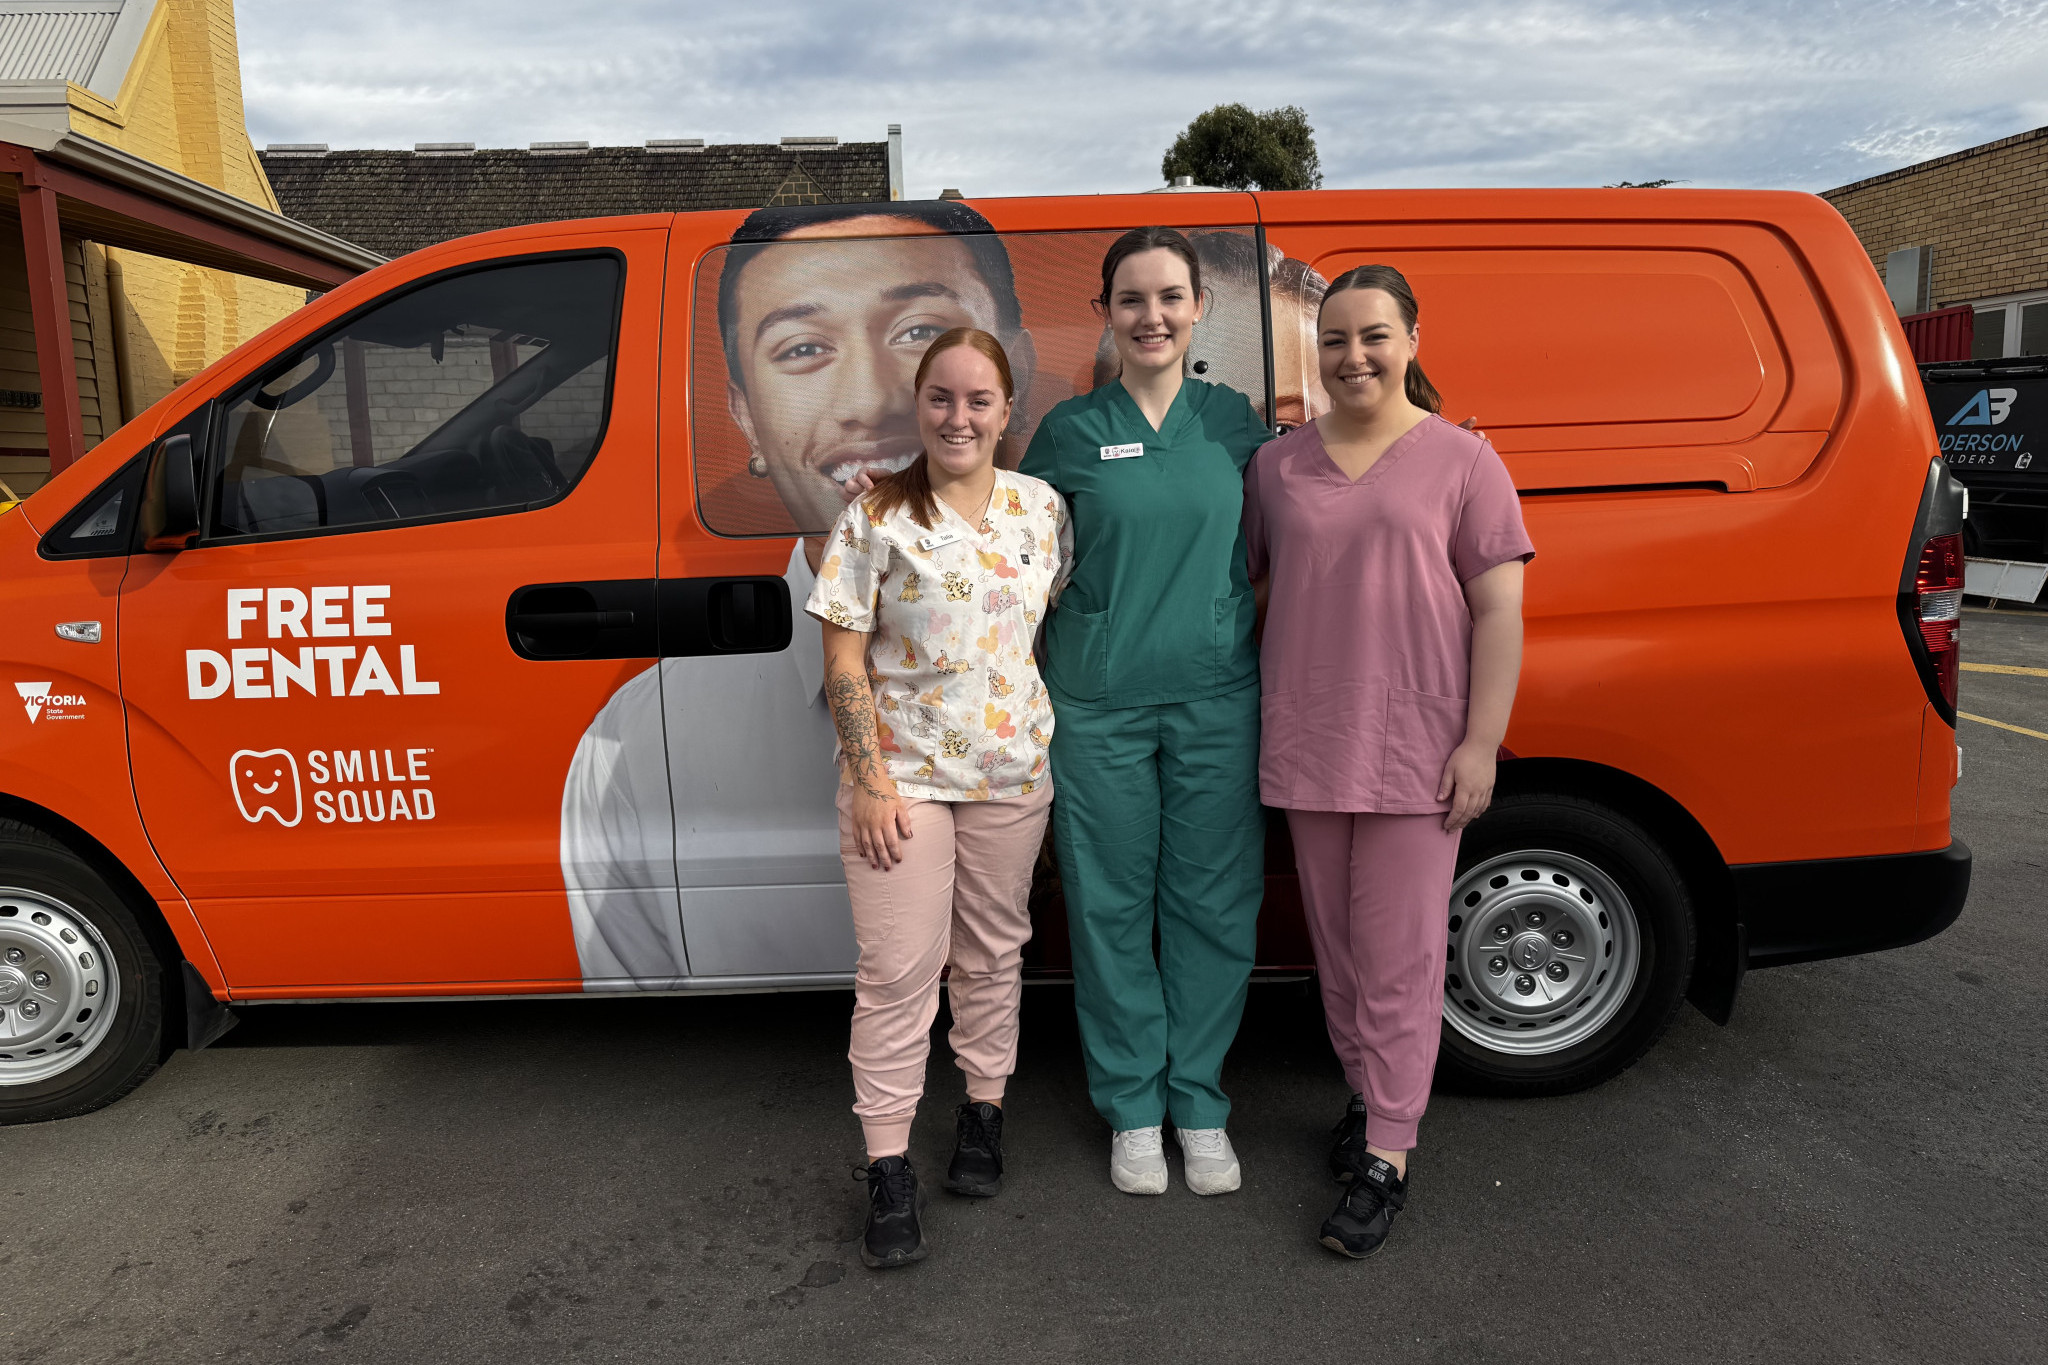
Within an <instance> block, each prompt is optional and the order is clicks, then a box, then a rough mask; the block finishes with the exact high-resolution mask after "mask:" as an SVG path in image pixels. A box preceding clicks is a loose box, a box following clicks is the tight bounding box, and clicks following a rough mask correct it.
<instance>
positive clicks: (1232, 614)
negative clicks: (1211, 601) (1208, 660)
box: [1209, 592, 1259, 687]
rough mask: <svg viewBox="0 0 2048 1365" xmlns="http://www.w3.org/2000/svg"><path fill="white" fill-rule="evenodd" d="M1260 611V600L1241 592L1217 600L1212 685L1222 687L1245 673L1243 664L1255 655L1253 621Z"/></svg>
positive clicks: (1210, 681) (1210, 682)
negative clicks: (1242, 662) (1246, 659)
mask: <svg viewBox="0 0 2048 1365" xmlns="http://www.w3.org/2000/svg"><path fill="white" fill-rule="evenodd" d="M1258 611H1259V606H1258V599H1257V598H1256V597H1254V596H1253V595H1252V594H1251V593H1248V592H1241V593H1238V594H1236V595H1234V596H1231V597H1219V598H1217V599H1216V656H1215V662H1214V663H1213V664H1212V665H1211V667H1212V668H1214V670H1215V671H1214V672H1213V673H1212V674H1211V675H1210V680H1209V686H1211V687H1220V686H1222V685H1223V684H1224V683H1225V682H1226V681H1228V680H1229V679H1230V678H1232V677H1234V676H1236V675H1237V674H1239V673H1240V672H1242V671H1243V670H1242V667H1241V661H1242V660H1244V659H1245V658H1247V657H1249V656H1250V655H1251V652H1252V622H1253V620H1254V618H1256V617H1257V615H1258Z"/></svg>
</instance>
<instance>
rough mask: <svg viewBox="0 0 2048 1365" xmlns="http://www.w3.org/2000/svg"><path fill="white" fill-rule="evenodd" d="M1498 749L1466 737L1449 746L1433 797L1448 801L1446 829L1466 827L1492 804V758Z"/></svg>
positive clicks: (1445, 818) (1493, 764) (1493, 760)
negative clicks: (1442, 773)
mask: <svg viewBox="0 0 2048 1365" xmlns="http://www.w3.org/2000/svg"><path fill="white" fill-rule="evenodd" d="M1499 751H1500V746H1498V745H1481V744H1473V743H1470V742H1469V741H1468V742H1467V743H1464V744H1460V745H1459V746H1458V747H1457V748H1455V749H1453V750H1451V757H1450V761H1449V762H1447V763H1445V764H1444V775H1443V776H1442V777H1441V778H1439V779H1438V780H1437V784H1436V799H1437V800H1439V801H1449V802H1450V803H1451V809H1450V813H1449V814H1448V815H1446V816H1444V829H1445V831H1446V832H1453V831H1456V830H1461V829H1463V828H1465V826H1467V825H1469V824H1471V823H1472V822H1473V821H1474V820H1477V819H1478V818H1479V817H1480V816H1482V815H1484V814H1486V808H1487V807H1488V806H1490V805H1492V804H1493V776H1494V768H1495V766H1496V765H1495V758H1496V756H1497V755H1498V753H1499Z"/></svg>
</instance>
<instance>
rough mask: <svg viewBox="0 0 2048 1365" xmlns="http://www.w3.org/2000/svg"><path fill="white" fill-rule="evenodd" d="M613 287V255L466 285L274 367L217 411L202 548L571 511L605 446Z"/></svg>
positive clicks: (411, 297) (469, 276) (533, 263)
mask: <svg viewBox="0 0 2048 1365" xmlns="http://www.w3.org/2000/svg"><path fill="white" fill-rule="evenodd" d="M622 273H623V271H622V267H621V265H620V263H619V261H618V260H617V258H616V257H613V256H608V255H607V256H595V257H592V256H586V257H569V258H559V257H558V258H552V259H541V260H528V261H519V262H513V263H508V264H503V265H497V266H491V267H487V268H484V269H479V270H470V271H465V272H463V273H461V274H458V275H452V276H448V277H444V278H442V279H438V280H434V281H431V282H429V283H427V284H425V285H423V286H421V287H419V288H416V289H413V290H410V291H408V292H406V293H404V294H401V295H399V296H397V297H395V298H391V299H388V300H385V301H383V302H381V303H378V304H376V305H374V306H373V307H371V308H370V309H368V310H367V311H365V312H363V313H360V314H358V315H357V316H356V317H354V318H353V319H351V320H350V321H348V322H346V323H344V324H342V325H341V326H340V327H338V328H336V329H334V330H333V331H330V332H328V333H325V334H324V335H322V336H320V337H318V338H316V339H314V340H313V341H311V342H308V343H307V344H305V345H303V346H301V347H300V348H298V349H297V350H296V351H294V352H293V353H292V354H290V355H288V356H285V357H283V358H281V360H280V361H279V363H278V364H276V365H273V366H271V367H270V368H269V369H268V370H267V371H265V372H264V374H263V376H262V377H261V378H259V379H258V380H257V381H256V382H254V383H252V384H250V385H248V386H247V387H246V388H244V389H242V390H241V391H240V392H239V393H237V394H234V395H232V396H231V397H230V398H229V399H228V400H227V401H226V403H225V404H224V419H223V421H222V423H221V430H222V434H221V438H220V441H219V445H218V447H217V449H216V451H215V454H214V460H213V474H212V478H211V488H210V490H209V492H210V497H209V506H210V518H209V522H208V531H209V538H221V537H240V536H254V535H279V534H289V533H293V532H309V531H321V530H331V529H339V528H344V527H368V526H376V525H384V524H390V523H393V522H407V521H419V520H431V519H435V518H441V517H450V516H463V515H471V514H475V513H478V512H486V511H498V512H511V511H518V510H522V509H525V508H529V507H534V506H539V505H542V504H546V503H550V502H554V501H556V500H557V499H559V498H561V497H563V496H566V495H567V493H568V492H569V490H570V489H571V488H572V487H574V485H575V483H576V481H577V480H578V479H579V478H580V477H581V476H582V473H583V471H584V469H585V467H586V466H588V464H589V462H590V459H591V456H592V455H593V454H594V453H595V451H596V449H597V445H598V442H599V440H600V439H601V438H602V436H603V432H604V424H605V416H606V409H607V403H608V400H609V397H610V392H611V375H612V358H613V357H612V344H613V335H614V332H615V331H616V324H617V319H618V311H619V298H620V292H621V291H620V280H621V276H622Z"/></svg>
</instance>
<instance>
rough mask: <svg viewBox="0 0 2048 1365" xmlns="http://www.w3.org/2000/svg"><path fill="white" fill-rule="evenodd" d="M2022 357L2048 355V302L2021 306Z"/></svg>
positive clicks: (2020, 350) (2020, 351)
mask: <svg viewBox="0 0 2048 1365" xmlns="http://www.w3.org/2000/svg"><path fill="white" fill-rule="evenodd" d="M2019 353H2020V354H2021V355H2048V302H2043V303H2028V304H2022V305H2021V306H2020V349H2019Z"/></svg>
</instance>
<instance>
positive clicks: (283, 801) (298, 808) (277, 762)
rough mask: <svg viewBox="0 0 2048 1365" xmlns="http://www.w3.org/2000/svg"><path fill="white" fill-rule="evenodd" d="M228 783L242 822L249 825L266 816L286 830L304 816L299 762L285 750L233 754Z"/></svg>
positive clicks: (229, 765)
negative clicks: (233, 791) (239, 809)
mask: <svg viewBox="0 0 2048 1365" xmlns="http://www.w3.org/2000/svg"><path fill="white" fill-rule="evenodd" d="M228 781H229V782H230V783H231V784H232V785H233V787H234V789H235V804H236V805H237V806H239V807H241V811H242V818H243V819H244V820H247V821H248V822H249V823H250V824H252V825H253V824H255V823H256V822H257V821H258V820H261V819H262V818H263V817H264V816H266V815H267V816H269V817H270V818H271V819H273V820H275V821H277V823H279V824H280V825H283V826H284V827H285V828H286V829H290V828H291V827H292V826H293V825H296V824H298V823H299V817H300V816H302V815H303V814H304V813H305V806H304V802H303V798H302V797H301V796H300V795H299V760H298V759H296V758H294V757H292V753H291V750H289V749H260V750H259V749H238V750H236V751H235V756H234V757H233V758H232V759H230V760H229V761H228ZM287 787H289V788H290V790H286V788H287ZM287 815H289V818H287Z"/></svg>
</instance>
